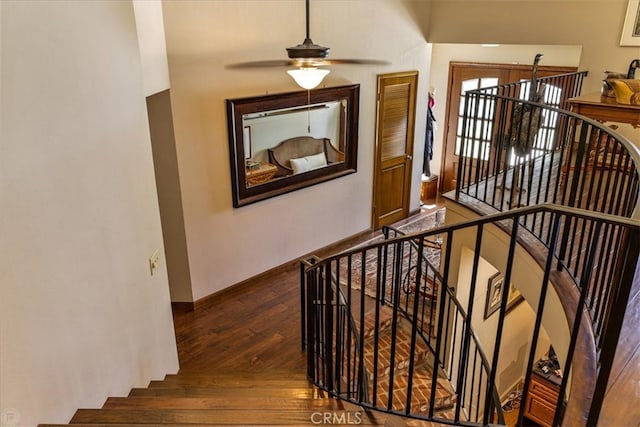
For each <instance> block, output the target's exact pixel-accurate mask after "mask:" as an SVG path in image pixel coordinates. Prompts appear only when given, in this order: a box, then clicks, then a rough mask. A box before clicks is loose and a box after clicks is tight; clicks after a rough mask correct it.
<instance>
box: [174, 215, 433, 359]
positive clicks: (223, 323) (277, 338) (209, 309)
mask: <svg viewBox="0 0 640 427" xmlns="http://www.w3.org/2000/svg"><path fill="white" fill-rule="evenodd" d="M440 207H442V205H438V206H437V207H436V206H435V205H434V206H429V207H423V208H422V210H421V214H428V213H431V212H433V211H435V210H437V209H439V208H440ZM401 223H402V221H401V222H400V224H401ZM377 235H379V232H368V233H363V234H361V235H360V236H358V237H357V238H354V239H349V240H347V241H344V242H341V243H338V244H336V245H334V246H332V247H328V248H324V249H321V250H319V251H316V252H314V254H316V255H318V256H326V255H329V254H331V253H335V252H336V251H339V250H343V249H346V248H348V247H351V246H354V245H356V244H358V243H361V242H364V241H367V240H369V239H371V238H373V237H375V236H377ZM299 268H300V267H299V265H298V264H297V263H295V264H290V265H286V266H282V267H278V268H276V269H274V270H272V271H269V272H267V273H265V274H263V275H261V276H260V277H257V278H256V279H254V280H252V281H251V282H250V283H243V284H242V285H240V286H237V288H236V289H233V288H232V289H231V290H229V291H223V292H222V293H221V294H220V295H219V296H218V295H216V296H214V297H213V298H211V299H210V301H208V303H207V305H206V307H203V308H201V309H196V310H195V311H184V310H174V324H175V329H176V341H177V344H178V354H179V357H180V367H181V372H186V371H200V370H229V369H234V370H238V369H240V370H254V371H264V370H273V369H278V370H287V371H291V372H305V363H306V362H305V354H304V353H303V352H302V351H301V347H300V270H299Z"/></svg>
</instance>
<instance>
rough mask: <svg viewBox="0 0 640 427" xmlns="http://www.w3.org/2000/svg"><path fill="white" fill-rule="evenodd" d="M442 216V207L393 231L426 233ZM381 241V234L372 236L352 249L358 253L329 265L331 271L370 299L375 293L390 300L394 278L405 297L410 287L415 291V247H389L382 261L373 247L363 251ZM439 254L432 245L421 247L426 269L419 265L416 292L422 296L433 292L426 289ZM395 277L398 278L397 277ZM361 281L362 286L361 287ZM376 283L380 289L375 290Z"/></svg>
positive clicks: (404, 244)
mask: <svg viewBox="0 0 640 427" xmlns="http://www.w3.org/2000/svg"><path fill="white" fill-rule="evenodd" d="M444 214H445V210H444V208H443V209H440V210H439V211H435V212H433V213H430V214H426V215H420V216H419V217H417V218H415V219H413V220H411V219H410V220H408V221H406V220H405V221H403V222H402V223H400V224H399V225H394V226H393V228H395V229H397V230H399V231H400V232H402V233H404V234H413V233H419V232H422V231H427V230H430V229H432V228H435V227H436V224H437V223H440V224H442V223H444ZM384 240H385V238H384V236H383V235H380V236H378V237H375V238H373V239H371V240H368V241H366V242H364V243H361V244H359V245H357V246H355V247H354V248H352V249H358V248H363V251H362V252H359V253H356V254H354V255H352V256H350V257H343V258H340V261H339V265H338V267H337V268H336V267H335V266H332V267H333V268H332V270H333V271H334V274H335V273H337V275H338V278H339V281H340V283H341V284H343V285H344V284H346V282H347V281H348V278H350V279H351V280H350V281H351V287H352V289H354V290H360V289H363V288H364V294H365V295H367V296H369V297H372V298H375V297H376V295H378V293H379V292H380V293H384V294H385V299H390V298H391V297H392V295H391V292H392V289H393V287H392V286H391V285H392V283H393V282H394V278H395V280H400V281H401V286H403V290H404V291H405V294H409V293H411V290H412V288H415V270H416V268H415V266H416V265H417V261H418V250H417V247H416V246H414V245H412V244H411V243H410V242H402V243H399V244H398V243H396V244H392V245H391V246H390V247H388V250H387V251H386V254H387V258H386V262H384V251H381V250H378V248H377V247H374V248H370V249H364V248H367V247H368V246H370V245H375V244H378V243H381V242H383V241H384ZM440 252H441V250H440V248H439V247H438V245H435V244H434V245H426V246H424V248H423V255H424V258H425V259H426V260H427V263H426V267H425V264H423V274H422V276H423V277H422V278H421V280H420V282H421V284H420V289H421V291H422V292H423V293H425V292H429V291H430V292H433V290H432V289H429V288H431V286H430V284H432V283H434V282H435V277H434V275H435V274H436V273H435V272H436V271H437V270H439V267H440ZM379 256H383V258H382V259H381V262H380V266H378V262H377V259H378V257H379ZM398 256H401V257H402V264H401V265H402V267H401V269H400V270H396V269H394V266H395V260H396V258H397V257H398ZM363 265H364V274H363ZM334 268H335V269H334ZM412 273H413V274H412ZM398 276H399V279H398V278H397V277H398ZM378 277H380V280H378ZM363 279H364V286H362V282H363ZM379 283H380V288H381V289H380V290H378V289H377V288H378V284H379Z"/></svg>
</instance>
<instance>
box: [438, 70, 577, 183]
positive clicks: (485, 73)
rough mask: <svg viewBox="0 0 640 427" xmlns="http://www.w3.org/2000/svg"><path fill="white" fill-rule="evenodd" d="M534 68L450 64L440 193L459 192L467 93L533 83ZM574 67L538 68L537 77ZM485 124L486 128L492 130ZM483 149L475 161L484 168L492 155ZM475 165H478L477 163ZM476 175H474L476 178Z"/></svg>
mask: <svg viewBox="0 0 640 427" xmlns="http://www.w3.org/2000/svg"><path fill="white" fill-rule="evenodd" d="M532 68H533V67H532V66H531V65H513V64H484V63H466V62H451V63H450V64H449V87H448V91H447V108H446V119H445V128H444V148H443V150H442V167H441V170H440V190H441V192H443V193H444V192H447V191H450V190H453V189H455V188H456V179H457V174H458V162H459V156H460V143H461V137H460V136H461V134H462V115H463V113H464V94H465V92H466V91H467V90H474V89H480V88H484V87H490V86H496V85H502V84H505V83H511V82H516V81H520V80H529V79H531V73H532ZM575 70H576V68H574V67H555V66H540V67H538V73H537V75H538V77H544V76H550V75H557V74H563V73H570V72H573V71H575ZM491 125H492V124H491V123H485V124H484V126H485V128H486V126H491ZM486 144H487V146H486V147H482V148H481V149H479V150H478V152H477V153H474V154H473V155H474V158H476V159H478V160H479V161H478V162H477V165H478V166H480V165H482V160H483V159H484V160H488V159H489V158H490V157H491V156H492V155H493V153H491V147H490V145H489V142H488V141H487V142H486ZM474 164H475V162H474ZM473 173H474V171H471V174H472V176H473Z"/></svg>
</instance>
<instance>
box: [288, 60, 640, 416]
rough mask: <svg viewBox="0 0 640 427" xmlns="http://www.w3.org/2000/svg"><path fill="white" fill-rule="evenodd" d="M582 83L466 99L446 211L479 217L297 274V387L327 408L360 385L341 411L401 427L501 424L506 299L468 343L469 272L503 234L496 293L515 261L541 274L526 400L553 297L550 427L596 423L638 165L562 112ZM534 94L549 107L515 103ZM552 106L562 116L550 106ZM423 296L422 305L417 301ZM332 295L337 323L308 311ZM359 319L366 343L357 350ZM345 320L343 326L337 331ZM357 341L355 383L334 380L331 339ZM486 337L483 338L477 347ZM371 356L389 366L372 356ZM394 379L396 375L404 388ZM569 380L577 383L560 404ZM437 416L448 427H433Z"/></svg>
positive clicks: (555, 82)
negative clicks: (318, 392)
mask: <svg viewBox="0 0 640 427" xmlns="http://www.w3.org/2000/svg"><path fill="white" fill-rule="evenodd" d="M585 75H586V73H584V72H583V73H573V74H567V75H562V76H553V77H550V78H541V79H538V81H537V86H536V87H531V86H532V85H531V82H517V83H513V84H508V85H503V86H499V87H494V88H485V89H480V90H476V91H468V92H467V93H466V96H465V106H464V108H465V114H464V116H463V119H462V130H463V132H462V135H459V138H460V140H461V142H462V144H461V147H460V161H459V169H458V177H457V178H458V179H457V184H458V185H457V188H456V193H455V195H456V199H457V200H458V201H459V202H460V203H464V204H466V205H467V206H468V207H469V208H471V209H472V210H478V211H479V212H480V213H481V214H482V215H484V216H481V217H479V218H477V219H473V220H470V221H465V222H462V223H459V224H449V225H447V226H439V227H436V228H433V229H430V230H428V231H424V232H419V233H412V234H407V235H403V236H395V237H390V238H388V239H386V240H384V241H382V242H376V243H372V244H369V245H367V246H363V247H358V248H353V249H350V250H347V251H344V252H342V253H340V254H336V255H333V256H330V257H327V258H325V259H321V260H320V259H318V260H317V262H315V263H314V264H313V265H311V264H309V265H304V266H301V280H302V282H303V284H304V286H305V289H307V291H306V292H307V293H308V295H312V297H307V298H306V299H305V298H302V300H303V302H305V301H306V308H303V315H304V317H305V319H303V326H304V330H303V345H304V343H305V342H306V343H307V344H308V345H307V351H308V366H309V369H308V372H309V377H310V379H311V380H312V381H313V382H314V383H315V384H317V385H318V386H319V387H322V388H323V389H325V390H327V391H328V392H329V393H330V394H332V395H336V396H337V395H338V393H337V392H336V390H339V388H340V384H342V383H344V382H345V381H346V382H347V384H351V383H353V384H356V385H355V387H356V388H357V390H358V393H356V394H355V395H352V396H350V398H347V400H349V401H351V402H353V403H356V404H358V405H361V406H362V407H364V408H370V409H376V410H380V411H383V412H388V413H393V414H398V415H402V416H406V417H412V418H418V419H425V420H433V421H437V422H441V423H445V424H452V425H487V424H489V423H492V422H494V421H496V419H495V417H498V420H497V421H499V422H500V421H502V418H500V412H501V411H500V403H499V401H498V396H499V393H498V389H497V385H498V382H499V378H498V377H497V374H498V368H499V367H500V352H501V348H502V336H503V334H504V330H505V329H506V328H508V322H505V315H506V311H507V299H508V293H507V292H502V296H501V298H500V302H499V307H498V309H497V313H498V316H497V318H496V317H494V318H493V319H494V320H495V319H497V323H495V321H492V322H489V323H488V322H486V321H485V322H484V323H482V325H483V326H482V327H483V328H486V327H488V325H489V324H490V325H491V327H494V325H495V331H493V332H490V333H489V332H487V331H486V330H484V332H483V334H482V337H484V338H482V339H481V337H480V336H479V335H478V334H477V331H476V327H477V325H476V323H477V321H478V320H476V318H477V317H478V314H477V312H478V311H480V310H481V308H480V307H479V306H480V304H481V303H482V302H483V300H482V298H481V295H482V294H479V295H480V297H479V296H478V292H480V291H481V289H482V288H480V286H479V285H478V283H480V282H482V280H485V279H483V277H484V276H483V275H484V274H486V272H482V271H481V270H480V268H479V266H480V262H481V258H482V257H484V256H485V255H484V252H483V251H485V250H486V248H485V247H484V246H483V242H484V241H486V240H487V239H491V238H492V237H491V236H492V234H491V233H485V232H484V231H485V229H487V228H488V227H494V226H495V227H498V228H499V229H502V230H505V231H506V234H505V236H506V237H507V239H508V241H509V242H508V252H507V254H506V255H502V254H495V253H492V254H490V256H491V257H493V258H496V257H498V258H500V257H504V258H500V259H498V258H496V259H495V260H493V259H492V263H494V264H495V263H496V262H497V264H495V265H500V269H501V270H502V269H504V270H503V271H502V273H503V283H511V282H512V277H513V276H514V274H517V272H516V271H515V270H514V268H515V267H514V266H515V265H516V264H517V263H518V262H520V261H519V257H520V256H521V255H519V253H520V252H517V251H516V247H517V246H520V247H523V248H525V249H526V251H527V252H528V253H529V256H531V257H532V258H533V259H534V260H536V261H537V262H538V264H539V265H540V267H541V270H542V273H543V276H542V278H541V281H540V283H539V285H538V286H536V283H535V280H536V279H533V278H532V279H531V283H529V284H528V285H530V286H533V288H531V287H530V288H528V292H533V294H531V295H527V299H528V300H530V302H531V304H532V306H533V308H534V311H535V321H534V325H533V331H532V336H531V340H530V342H531V347H530V350H529V355H528V359H527V361H526V362H527V365H526V373H525V377H524V389H523V396H522V399H523V400H526V398H527V393H528V386H529V382H530V379H531V376H532V367H533V363H534V361H535V349H536V346H537V345H538V341H539V339H540V333H541V328H542V318H543V315H545V313H546V311H547V310H551V309H552V308H547V307H554V306H553V305H550V304H555V302H553V301H552V300H549V301H547V292H548V289H549V286H550V285H551V286H553V288H554V289H555V291H556V294H557V295H558V296H559V298H560V300H561V303H562V304H563V306H564V309H565V315H566V316H567V326H568V338H567V340H568V342H566V343H564V344H566V346H567V348H566V349H564V348H563V351H564V354H563V355H562V357H561V361H562V363H563V366H562V367H563V371H564V376H563V378H562V380H561V385H560V392H559V397H558V401H557V402H556V408H558V409H557V410H556V412H555V418H554V421H553V425H560V424H561V423H563V422H565V423H576V422H579V423H582V422H584V420H587V421H586V422H587V424H588V425H595V424H596V423H597V420H598V417H599V414H600V410H601V408H602V405H603V402H604V397H605V392H606V387H607V382H608V378H609V375H610V372H611V368H612V364H613V356H614V354H615V347H616V342H617V339H618V337H619V334H620V330H621V327H622V321H623V319H624V312H621V311H620V307H626V306H627V303H628V299H629V293H630V290H631V284H632V282H633V280H635V279H636V278H635V273H636V272H635V268H636V263H637V259H638V256H639V255H640V221H639V220H640V212H639V209H638V204H639V203H638V202H639V200H638V196H639V194H638V193H639V191H638V190H639V188H640V184H639V181H640V177H639V174H638V170H639V166H640V150H638V149H637V148H636V147H635V146H634V145H633V144H632V143H631V142H630V141H629V140H628V139H626V138H624V137H623V136H621V135H618V134H617V133H615V132H613V131H611V130H610V129H608V128H607V127H605V126H603V125H601V124H600V123H598V122H595V121H593V120H591V119H588V118H585V117H582V116H579V115H576V114H574V113H571V112H568V111H565V110H564V109H566V108H567V105H568V103H567V100H568V99H569V98H571V97H574V96H576V95H578V94H579V89H580V86H581V81H582V78H583V77H584V76H585ZM551 86H554V87H553V88H552V89H551V90H548V89H549V87H551ZM530 90H536V93H539V94H542V93H543V92H544V93H546V94H547V95H549V97H546V98H544V102H545V104H542V103H536V102H530V101H527V100H525V99H520V98H519V97H522V96H523V94H526V92H527V91H530ZM551 103H553V104H555V105H558V106H560V107H562V108H564V109H559V108H556V107H553V106H550V105H546V104H551ZM396 234H397V233H396ZM436 235H441V236H445V238H444V244H443V246H442V251H440V252H439V266H438V268H434V265H432V264H431V261H430V260H429V259H428V258H427V251H428V249H426V247H427V242H428V239H429V238H431V237H434V236H436ZM532 236H533V237H534V239H532V238H531V237H532ZM462 246H467V247H469V248H470V249H472V248H473V249H472V250H470V251H469V252H470V253H471V254H472V256H470V258H469V256H467V261H465V262H467V263H468V264H469V265H471V268H470V269H469V272H468V273H465V274H468V275H469V277H467V276H466V275H461V273H460V272H459V271H458V269H459V268H460V267H459V264H460V263H461V262H462V261H461V258H462V254H461V248H462ZM453 248H456V249H455V253H454V252H453ZM417 254H420V255H417ZM612 258H613V259H612ZM427 276H428V277H427ZM329 278H330V280H329ZM429 280H431V287H432V289H431V290H425V289H426V287H427V285H429ZM461 280H462V281H461ZM403 283H404V290H406V292H403ZM436 289H437V291H436ZM318 292H319V293H318ZM460 292H462V293H460ZM465 292H468V295H467V294H466V293H465ZM536 292H537V295H536V294H535V293H536ZM333 293H342V294H343V296H344V295H345V294H346V295H347V299H348V301H349V302H348V304H346V306H345V305H344V304H342V305H341V308H340V310H345V311H344V312H339V311H338V308H336V307H334V306H333V305H332V304H324V305H323V306H322V307H314V306H313V303H312V302H313V298H314V297H313V295H316V296H317V295H321V296H323V298H326V297H327V296H331V295H332V294H333ZM427 296H428V298H427ZM478 298H480V299H481V300H482V301H476V300H478ZM331 299H332V297H331V298H330V300H331ZM369 301H373V302H372V303H371V302H369ZM487 301H488V300H487ZM487 304H488V302H487ZM614 308H617V309H614ZM384 310H388V311H391V312H392V313H391V315H390V316H391V321H390V322H387V323H385V320H384V317H385V315H384ZM485 310H486V309H485ZM425 313H426V315H425ZM368 314H371V316H372V317H371V318H369V322H370V324H372V325H373V326H372V328H373V329H371V330H369V329H368V330H367V331H368V332H367V334H369V333H370V334H371V336H369V335H367V336H365V327H366V326H365V323H366V322H365V320H366V316H365V315H368ZM344 316H349V317H350V318H351V319H353V321H348V322H345V321H344V320H343V318H344ZM486 316H488V315H487V314H486V313H485V319H487V317H486ZM402 318H404V319H408V321H409V322H410V323H411V325H410V328H409V329H410V338H409V341H410V347H409V351H408V354H409V355H408V357H407V359H406V360H405V359H403V357H404V356H403V355H402V351H400V350H399V348H400V347H398V345H399V344H398V342H400V341H402V340H403V339H404V338H402V337H401V333H400V332H399V331H401V329H402V327H401V319H402ZM371 319H373V320H371ZM478 325H479V324H478ZM384 328H388V330H389V331H390V332H389V333H390V334H391V335H390V336H391V338H390V346H389V348H387V347H382V344H381V343H382V342H386V341H385V340H388V339H389V338H384V337H383V334H384V333H385V331H384V330H383V329H384ZM369 331H371V332H369ZM356 333H357V335H358V337H359V338H360V347H359V348H358V349H357V351H356V353H357V354H356V353H353V360H354V361H355V360H356V359H357V361H358V364H359V367H360V368H359V369H358V372H357V373H356V372H346V373H345V371H344V370H341V368H340V367H341V366H343V365H344V361H343V360H342V359H341V357H342V358H344V356H343V355H344V354H347V355H351V354H352V353H351V351H352V350H349V349H345V348H344V345H345V343H344V340H343V339H342V337H344V336H347V337H348V336H351V334H354V336H355V334H356ZM487 337H495V338H494V341H493V342H487V341H486V340H487V339H489V338H487ZM365 342H368V343H369V344H366V343H365ZM421 342H424V343H426V346H427V348H428V349H429V352H430V354H431V356H430V357H433V358H434V360H433V361H432V362H431V366H432V367H433V368H432V369H431V373H430V374H429V375H430V376H431V381H430V382H429V383H428V384H430V385H425V384H427V383H424V382H422V383H421V382H420V381H422V380H421V379H420V378H423V377H424V369H423V367H422V365H421V364H422V363H423V359H422V358H423V355H422V354H423V351H422V349H421V344H420V343H421ZM589 342H590V343H591V344H589ZM387 344H388V343H387ZM387 344H385V345H387ZM564 344H563V345H564ZM589 345H592V346H595V350H594V351H593V352H592V353H593V354H594V355H595V357H596V359H595V360H592V361H588V360H587V359H585V358H584V355H582V354H577V351H576V349H577V348H578V347H579V346H581V347H583V348H588V347H589ZM367 346H369V347H367ZM365 347H367V350H366V351H365ZM382 348H384V351H385V352H386V353H385V354H380V355H379V354H378V353H379V351H380V350H381V349H382ZM565 350H566V351H565ZM403 351H404V350H403ZM386 359H389V364H388V365H386V364H385V363H387V360H386ZM478 360H480V362H478ZM585 362H587V363H585ZM591 362H593V364H592V365H589V363H591ZM398 364H399V365H398ZM400 365H402V367H403V368H407V367H408V370H407V371H402V372H401V371H400V369H399V368H398V366H400ZM572 368H574V369H578V371H576V372H577V374H576V375H573V378H572V381H574V384H573V387H572V388H571V392H570V393H569V391H568V390H569V387H568V379H569V378H570V377H571V375H570V374H571V371H572ZM421 369H422V370H421ZM582 369H586V370H589V369H591V372H593V377H594V379H593V382H589V383H586V384H584V385H583V386H581V387H578V386H576V384H575V381H576V378H578V377H580V375H581V374H583V372H582V371H581V370H582ZM352 371H355V369H353V370H352ZM396 371H398V372H396ZM585 372H586V371H585ZM351 374H353V375H351ZM443 379H446V380H448V384H449V386H450V387H451V393H453V394H452V395H451V396H450V398H449V400H448V401H447V402H448V406H446V405H445V403H446V402H444V401H442V400H438V399H436V397H437V396H440V395H441V394H443V393H441V392H442V390H441V389H440V388H438V387H440V385H439V382H440V381H441V380H443ZM367 380H369V381H370V382H369V383H368V384H365V383H366V381H367ZM400 380H402V381H405V382H406V383H407V384H404V383H403V382H402V381H400ZM398 381H400V382H398ZM414 383H415V384H414ZM336 384H337V387H336ZM416 384H417V385H416ZM420 384H423V385H420ZM416 387H418V388H416ZM437 390H440V391H439V392H438V393H436V391H437ZM365 391H366V392H365ZM367 393H369V395H367ZM444 394H446V393H444ZM416 396H417V397H416ZM414 397H416V398H415V399H414ZM585 397H586V399H588V402H586V404H587V406H585V405H584V404H585V401H584V400H583V399H584V398H585ZM420 399H423V400H420ZM578 401H579V403H576V402H578ZM443 402H444V403H443ZM567 402H568V405H567V406H565V404H566V403H567ZM415 405H417V408H416V407H415ZM522 408H523V407H521V409H520V412H519V415H518V417H519V423H520V422H521V421H522V417H523V409H522ZM442 411H449V412H452V413H453V415H451V413H450V414H449V415H447V416H443V412H442Z"/></svg>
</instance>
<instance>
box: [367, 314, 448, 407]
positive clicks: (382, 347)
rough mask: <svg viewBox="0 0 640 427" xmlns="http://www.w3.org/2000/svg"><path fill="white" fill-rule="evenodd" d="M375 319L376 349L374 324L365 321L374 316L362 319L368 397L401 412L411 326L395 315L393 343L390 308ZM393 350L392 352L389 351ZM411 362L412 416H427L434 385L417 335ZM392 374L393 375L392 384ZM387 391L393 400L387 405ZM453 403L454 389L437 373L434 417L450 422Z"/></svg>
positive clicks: (427, 355)
mask: <svg viewBox="0 0 640 427" xmlns="http://www.w3.org/2000/svg"><path fill="white" fill-rule="evenodd" d="M378 316H379V321H378V341H377V346H376V341H375V336H374V329H375V321H371V320H367V319H370V318H371V317H373V313H368V315H367V316H366V317H365V328H366V329H365V332H364V336H365V342H364V355H365V359H364V360H365V367H366V370H367V375H368V379H369V396H372V397H373V396H375V398H376V401H375V402H372V403H373V404H374V406H387V407H389V409H391V410H393V411H400V412H402V411H403V410H404V409H405V408H406V403H407V392H408V385H409V364H410V356H411V329H410V328H411V324H410V323H409V322H408V321H407V319H405V318H404V317H402V316H398V319H397V325H396V334H395V341H394V336H393V333H392V332H393V322H392V321H391V320H392V317H393V309H392V308H391V307H389V306H381V307H380V312H379V315H378ZM393 349H395V351H392V350H393ZM392 358H393V362H392V361H391V359H392ZM413 363H414V371H413V378H412V387H411V413H412V414H414V415H424V416H427V415H428V408H429V400H430V393H431V384H432V382H433V354H432V353H431V350H430V349H429V348H428V347H427V345H426V343H425V342H424V340H422V339H421V338H420V337H419V336H418V337H417V339H416V347H415V351H414V352H413ZM374 373H375V375H374ZM391 374H393V380H392V381H391V378H392V376H391ZM374 379H376V380H377V381H376V390H375V391H376V393H374V390H373V381H374ZM391 386H393V387H391ZM390 391H392V398H391V401H390V402H389V395H390ZM455 402H456V395H455V392H454V391H453V388H452V387H451V385H450V384H449V382H448V380H447V378H446V377H445V376H444V375H443V374H442V373H439V375H438V380H437V385H436V400H435V405H434V408H435V411H436V413H435V416H436V417H439V418H445V419H453V411H452V409H453V407H454V405H455Z"/></svg>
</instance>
